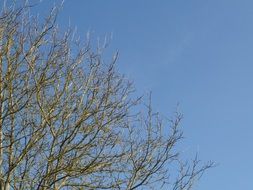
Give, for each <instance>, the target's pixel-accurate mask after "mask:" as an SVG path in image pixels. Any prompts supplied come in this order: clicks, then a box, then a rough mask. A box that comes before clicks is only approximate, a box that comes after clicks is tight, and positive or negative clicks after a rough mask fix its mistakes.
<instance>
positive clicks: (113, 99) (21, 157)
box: [0, 3, 211, 190]
mask: <svg viewBox="0 0 253 190" xmlns="http://www.w3.org/2000/svg"><path fill="white" fill-rule="evenodd" d="M56 16H57V10H56V9H52V11H51V12H50V13H49V16H48V17H47V18H45V19H44V21H41V20H38V19H37V18H36V17H33V16H31V12H30V8H29V6H28V5H27V4H23V5H22V6H17V5H15V3H14V4H12V5H11V6H6V7H5V8H3V9H2V11H1V14H0V108H1V109H0V190H28V189H31V190H49V189H52V190H67V189H73V190H74V189H122V190H133V189H151V188H152V187H154V186H156V187H157V189H160V188H159V187H160V186H158V185H162V184H164V183H169V185H168V187H171V189H173V190H189V189H191V187H192V183H193V181H194V180H196V179H197V178H198V177H199V176H200V175H201V174H202V173H203V171H204V170H205V169H207V168H209V167H210V166H211V163H210V164H207V165H204V166H201V167H199V164H198V159H197V158H196V159H194V160H193V162H191V163H189V164H186V163H183V162H182V160H181V159H180V155H179V151H177V150H176V145H177V142H178V141H180V139H181V138H182V133H181V132H180V130H179V129H178V125H179V122H180V120H181V115H180V114H178V115H176V117H175V118H174V119H173V120H172V121H169V122H164V121H162V120H161V119H160V118H159V116H158V114H155V113H153V112H152V109H151V106H150V105H148V106H146V107H145V106H144V107H145V109H146V113H147V114H146V115H145V116H140V115H138V114H133V112H132V111H131V110H134V109H135V106H136V103H137V101H135V100H133V99H132V98H131V95H129V94H131V92H132V90H133V88H132V86H131V84H130V83H129V82H128V81H127V80H126V79H124V77H123V76H122V75H120V74H118V73H117V71H116V70H115V61H116V60H117V55H115V56H114V57H113V58H112V61H111V63H104V61H103V59H102V53H101V48H100V47H98V48H97V49H95V50H94V48H91V43H90V42H89V40H87V42H86V43H80V41H77V40H75V39H74V38H73V33H72V32H71V31H67V32H65V33H61V32H59V29H58V27H57V25H56V23H55V22H56ZM169 176H171V180H169ZM173 181H174V182H173Z"/></svg>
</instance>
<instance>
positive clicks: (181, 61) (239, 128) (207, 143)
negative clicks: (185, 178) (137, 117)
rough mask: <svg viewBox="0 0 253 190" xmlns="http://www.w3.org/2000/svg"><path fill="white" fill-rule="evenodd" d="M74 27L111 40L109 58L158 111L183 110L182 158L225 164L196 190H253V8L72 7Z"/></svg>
mask: <svg viewBox="0 0 253 190" xmlns="http://www.w3.org/2000/svg"><path fill="white" fill-rule="evenodd" d="M50 6H52V1H51V0H44V1H43V3H42V4H41V6H40V9H41V10H40V11H41V12H43V11H44V10H48V8H49V7H50ZM69 20H70V23H71V26H73V27H75V26H76V27H77V29H78V33H79V34H80V35H81V36H82V35H83V37H85V34H86V32H87V31H90V32H91V34H92V36H93V37H94V38H95V39H96V38H97V37H100V38H101V39H103V37H104V36H105V35H107V36H111V35H112V40H111V45H110V47H109V49H108V50H107V51H108V53H109V54H110V53H111V52H114V51H119V52H120V58H119V61H118V68H119V70H120V72H121V73H123V74H125V75H126V76H127V77H128V78H129V79H131V80H133V81H134V83H135V86H136V89H137V93H138V94H143V93H146V92H148V91H150V90H151V91H152V92H153V104H154V108H155V110H159V112H161V113H162V114H163V115H168V116H170V115H171V114H172V113H173V111H175V108H176V105H177V103H179V104H180V110H181V111H182V113H183V114H184V120H183V122H182V127H183V130H184V132H185V137H186V139H185V140H184V143H183V146H182V147H183V149H184V150H183V151H184V153H185V154H189V155H192V153H195V152H196V151H197V152H199V155H200V157H201V159H202V160H206V161H208V160H213V161H215V162H217V163H218V164H219V165H218V166H217V167H216V168H214V169H212V170H210V171H209V172H208V173H206V175H204V177H203V178H202V179H201V181H200V182H199V183H197V185H196V186H195V189H196V190H202V189H205V190H214V189H222V190H226V189H229V190H238V189H243V190H252V189H253V183H252V169H253V164H252V160H253V152H252V144H253V117H252V116H253V1H250V0H160V1H157V0H156V1H155V0H125V1H123V0H75V1H73V0H72V1H71V0H66V1H65V5H64V8H63V11H62V12H61V14H60V16H59V20H58V23H59V24H60V26H61V27H63V28H64V27H66V26H68V23H69Z"/></svg>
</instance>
